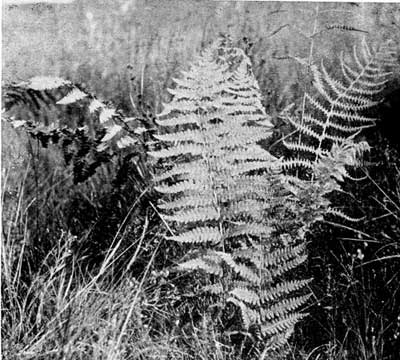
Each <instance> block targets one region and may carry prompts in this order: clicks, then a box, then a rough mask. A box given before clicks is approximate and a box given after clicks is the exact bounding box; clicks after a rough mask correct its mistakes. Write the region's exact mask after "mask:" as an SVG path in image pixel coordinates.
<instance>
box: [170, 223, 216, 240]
mask: <svg viewBox="0 0 400 360" xmlns="http://www.w3.org/2000/svg"><path fill="white" fill-rule="evenodd" d="M167 239H168V240H174V241H177V242H180V243H206V242H211V243H213V244H218V243H219V242H220V241H221V240H222V234H221V233H220V231H219V229H218V228H215V227H209V226H204V227H197V228H195V229H194V230H190V231H187V232H184V233H182V234H180V235H176V236H168V237H167Z"/></svg>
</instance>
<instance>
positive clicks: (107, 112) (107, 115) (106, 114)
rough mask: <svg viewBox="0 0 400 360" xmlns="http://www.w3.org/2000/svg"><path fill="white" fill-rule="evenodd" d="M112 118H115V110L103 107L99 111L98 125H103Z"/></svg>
mask: <svg viewBox="0 0 400 360" xmlns="http://www.w3.org/2000/svg"><path fill="white" fill-rule="evenodd" d="M113 116H117V113H116V111H115V109H111V108H108V107H103V108H102V109H101V112H100V116H99V121H100V124H104V123H105V122H107V121H108V120H110V119H111V118H112V117H113Z"/></svg>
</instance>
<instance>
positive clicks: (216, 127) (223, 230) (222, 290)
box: [150, 43, 307, 349]
mask: <svg viewBox="0 0 400 360" xmlns="http://www.w3.org/2000/svg"><path fill="white" fill-rule="evenodd" d="M175 83H176V88H175V89H173V90H170V93H171V94H173V99H172V101H171V102H170V103H169V104H167V105H166V106H165V107H164V111H163V112H162V113H161V114H159V116H158V120H157V123H158V124H159V125H160V130H162V133H160V134H157V135H155V138H156V139H157V140H158V141H159V144H160V146H162V147H163V148H161V149H159V150H157V151H152V152H150V154H151V155H152V156H153V157H154V158H155V159H157V160H158V161H162V162H163V164H164V169H165V170H164V172H163V173H161V174H158V175H157V176H156V181H157V182H158V183H159V184H158V186H157V187H156V189H157V190H158V191H159V192H160V193H162V194H164V195H165V197H164V201H163V202H162V203H160V205H159V207H160V209H162V210H163V211H164V219H165V220H166V221H169V222H171V223H174V224H175V229H176V231H177V235H173V236H169V237H168V239H169V240H172V241H176V242H179V243H182V244H187V245H188V246H190V249H191V250H189V252H188V253H187V255H186V256H185V259H183V260H182V261H181V263H180V265H179V268H180V269H181V270H185V271H195V272H202V273H204V274H207V275H210V276H211V275H212V277H214V279H215V280H214V282H213V284H212V285H211V286H208V287H205V288H204V289H203V291H206V290H209V291H210V292H211V294H213V295H218V296H219V297H220V303H222V304H223V307H227V306H228V304H232V305H234V306H235V307H236V309H237V311H239V312H240V313H241V318H242V325H241V326H242V328H243V329H244V330H246V331H247V330H249V329H254V328H258V329H259V330H261V329H264V328H265V329H271V330H269V331H262V333H263V334H264V336H265V340H267V339H269V340H268V341H269V342H268V343H269V346H270V348H271V349H274V348H275V347H277V346H278V344H281V345H283V344H284V343H285V342H286V340H287V338H288V336H287V334H288V333H291V328H292V327H293V326H294V324H295V322H296V321H295V319H298V318H301V315H300V314H299V313H298V312H297V309H298V308H300V307H301V305H302V304H304V302H305V301H306V299H307V298H306V297H301V296H296V295H295V296H293V297H292V298H291V300H285V298H286V296H287V295H288V294H295V293H296V292H297V291H299V290H300V291H301V289H302V288H304V286H305V285H306V284H307V281H297V282H288V281H286V280H285V277H286V275H287V274H288V273H289V272H290V271H291V270H293V269H294V268H295V267H296V266H298V265H300V264H301V263H302V262H303V261H304V260H305V258H306V257H305V255H304V246H303V245H301V246H295V242H296V240H295V237H294V236H293V237H292V235H295V234H287V236H288V237H289V239H290V241H289V244H285V245H284V244H283V243H282V242H281V241H280V233H281V232H282V231H281V230H279V229H278V227H277V224H281V223H282V221H280V220H279V221H277V219H279V216H280V215H281V216H284V212H286V211H288V208H289V205H288V204H289V202H290V196H291V195H290V193H289V192H288V191H287V189H286V184H284V182H282V179H281V177H280V175H279V169H280V168H281V164H280V161H279V160H278V159H276V158H275V157H274V156H272V155H271V154H270V153H268V152H267V151H266V150H265V149H263V148H262V147H261V146H260V145H259V143H258V142H259V141H260V140H262V139H265V138H267V137H269V136H270V135H271V133H272V131H271V130H272V124H271V123H270V121H269V118H268V117H267V115H266V114H265V111H264V109H263V106H262V105H261V96H260V91H259V88H258V85H257V82H256V81H255V78H254V75H253V73H252V71H251V66H250V61H249V59H248V58H247V56H246V55H245V54H244V53H243V52H242V51H241V50H240V49H237V48H230V47H222V46H219V45H218V44H217V43H216V44H214V45H213V46H212V47H210V48H209V49H207V50H205V51H204V52H203V54H202V55H201V56H199V58H198V59H197V61H196V62H195V63H194V64H193V65H192V67H191V69H190V70H189V71H187V72H183V77H182V78H181V79H177V80H175ZM292 200H294V199H292ZM294 201H295V200H294ZM288 301H289V302H288ZM270 313H271V314H273V318H274V321H275V322H274V323H270V316H269V315H268V316H264V315H265V314H270ZM263 314H264V315H263ZM289 314H293V316H292V317H290V316H291V315H289ZM226 331H227V332H229V329H226ZM271 335H272V337H271ZM281 345H279V346H281ZM279 346H278V347H279Z"/></svg>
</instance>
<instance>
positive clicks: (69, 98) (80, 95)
mask: <svg viewBox="0 0 400 360" xmlns="http://www.w3.org/2000/svg"><path fill="white" fill-rule="evenodd" d="M87 96H88V94H86V93H84V92H83V91H81V90H79V89H78V88H73V89H72V90H71V91H70V92H69V93H68V94H67V95H66V96H64V97H63V98H62V99H61V100H59V101H57V104H58V105H69V104H73V103H76V102H77V101H79V100H82V99H84V98H85V97H87Z"/></svg>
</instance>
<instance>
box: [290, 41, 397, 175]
mask: <svg viewBox="0 0 400 360" xmlns="http://www.w3.org/2000/svg"><path fill="white" fill-rule="evenodd" d="M359 53H361V55H360V54H359ZM353 63H354V65H351V64H349V63H348V62H347V61H346V60H345V59H344V56H343V53H342V54H341V57H340V68H341V71H342V77H343V80H337V79H335V78H334V77H333V76H332V75H330V74H329V73H328V71H327V70H326V68H325V65H324V63H323V62H322V63H321V68H320V69H318V68H317V67H316V66H315V65H312V66H311V69H312V72H313V75H314V76H313V77H314V82H313V84H314V86H315V88H316V90H317V93H318V95H319V96H318V97H314V96H311V95H310V94H307V93H306V94H305V99H306V103H307V104H308V110H307V111H305V112H304V113H303V116H302V117H301V119H300V120H297V119H295V118H293V117H291V116H287V119H288V121H289V122H290V123H291V124H292V126H293V127H294V128H295V129H296V130H297V132H298V133H299V134H300V137H299V140H298V141H284V144H285V146H286V147H287V148H288V149H289V150H291V151H293V152H295V153H297V154H299V153H300V154H303V155H301V156H298V157H297V158H296V159H290V160H288V161H286V162H285V163H284V166H285V167H286V168H293V167H301V168H308V169H311V170H312V169H313V166H314V164H315V163H316V162H318V161H319V160H320V159H322V158H323V157H329V156H330V152H331V149H332V146H334V145H335V146H336V150H337V149H339V148H340V147H341V146H342V145H343V144H346V147H347V149H348V146H349V144H350V142H351V143H354V141H353V139H354V136H355V135H356V134H358V133H359V132H360V131H361V130H362V129H364V128H366V127H370V126H373V124H374V120H375V119H373V118H370V117H368V116H365V115H364V112H365V111H366V110H368V109H370V108H371V107H374V106H375V105H377V104H378V101H376V100H374V97H376V96H377V95H378V94H379V93H381V91H382V90H383V87H384V85H385V84H386V82H387V78H388V76H389V75H390V74H391V73H390V72H387V71H385V68H387V66H390V65H393V64H394V53H393V51H392V50H391V46H390V44H389V43H388V44H384V45H382V46H381V47H380V48H379V49H377V50H375V51H373V50H372V49H370V47H369V46H368V45H367V43H366V41H365V40H363V41H362V43H361V50H360V51H357V49H356V47H354V52H353ZM361 146H363V148H364V149H366V148H367V146H366V145H365V144H364V145H361ZM348 165H355V164H354V163H349V164H348Z"/></svg>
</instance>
